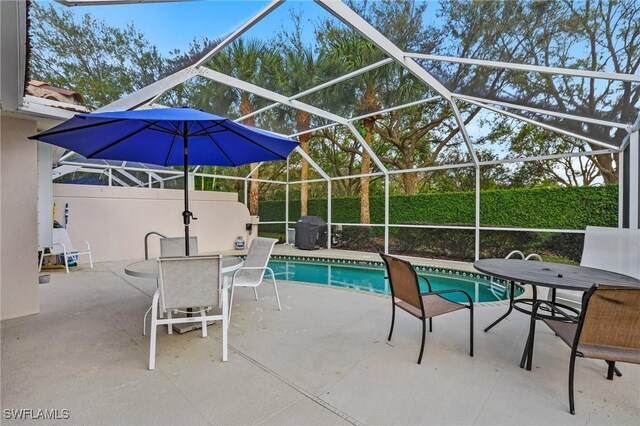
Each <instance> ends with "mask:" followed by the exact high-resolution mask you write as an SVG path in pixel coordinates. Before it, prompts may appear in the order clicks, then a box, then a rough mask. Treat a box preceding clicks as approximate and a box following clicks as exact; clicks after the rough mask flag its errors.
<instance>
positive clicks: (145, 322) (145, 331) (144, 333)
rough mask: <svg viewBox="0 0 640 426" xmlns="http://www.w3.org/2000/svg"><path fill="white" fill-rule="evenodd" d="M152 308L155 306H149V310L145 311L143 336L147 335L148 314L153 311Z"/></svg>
mask: <svg viewBox="0 0 640 426" xmlns="http://www.w3.org/2000/svg"><path fill="white" fill-rule="evenodd" d="M152 308H153V306H149V309H147V312H145V313H144V318H142V335H143V336H146V335H147V316H148V315H149V312H151V309H152Z"/></svg>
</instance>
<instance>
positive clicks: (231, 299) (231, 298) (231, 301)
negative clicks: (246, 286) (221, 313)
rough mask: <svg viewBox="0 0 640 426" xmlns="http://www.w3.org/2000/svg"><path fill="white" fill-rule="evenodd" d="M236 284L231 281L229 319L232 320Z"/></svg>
mask: <svg viewBox="0 0 640 426" xmlns="http://www.w3.org/2000/svg"><path fill="white" fill-rule="evenodd" d="M234 288H235V286H234V285H233V282H231V297H230V298H229V315H228V316H229V320H231V308H232V307H233V290H234ZM222 309H224V302H223V306H222Z"/></svg>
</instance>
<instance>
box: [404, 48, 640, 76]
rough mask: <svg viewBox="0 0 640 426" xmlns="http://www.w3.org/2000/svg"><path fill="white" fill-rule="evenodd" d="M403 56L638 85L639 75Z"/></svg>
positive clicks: (449, 57)
mask: <svg viewBox="0 0 640 426" xmlns="http://www.w3.org/2000/svg"><path fill="white" fill-rule="evenodd" d="M405 56H407V57H410V58H417V59H427V60H431V61H439V62H453V63H457V64H466V65H479V66H482V67H490V68H501V69H510V70H517V71H533V72H538V73H542V74H553V75H567V76H571V77H586V78H598V79H603V80H618V81H628V82H635V83H640V75H635V74H622V73H615V72H603V71H588V70H577V69H571V68H560V67H547V66H540V65H528V64H518V63H512V62H501V61H487V60H484V59H470V58H456V57H453V56H443V55H428V54H425V53H413V52H405Z"/></svg>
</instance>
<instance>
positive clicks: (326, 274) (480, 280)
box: [269, 259, 522, 302]
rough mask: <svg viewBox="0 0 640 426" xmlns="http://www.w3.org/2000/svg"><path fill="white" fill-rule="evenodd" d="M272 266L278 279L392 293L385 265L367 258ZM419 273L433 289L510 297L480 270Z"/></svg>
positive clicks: (488, 298)
mask: <svg viewBox="0 0 640 426" xmlns="http://www.w3.org/2000/svg"><path fill="white" fill-rule="evenodd" d="M362 264H364V266H363V265H362ZM269 266H270V267H271V269H273V271H274V273H275V274H276V279H278V280H286V281H301V282H307V283H312V284H320V285H328V286H334V287H342V288H351V289H356V290H360V291H366V292H372V293H380V294H390V292H389V287H388V284H387V283H386V280H385V270H384V267H383V266H382V265H380V266H373V265H369V264H368V263H367V262H361V263H360V264H343V263H330V262H323V261H307V260H298V259H296V260H278V259H274V260H272V261H271V262H269ZM463 274H464V275H463ZM418 275H421V276H424V277H426V278H427V279H428V280H429V282H430V283H431V287H432V289H433V290H445V289H452V288H456V289H460V290H464V291H466V292H467V293H469V295H470V296H471V298H472V299H473V300H474V302H494V301H498V300H505V299H508V292H507V291H506V290H505V286H504V284H503V283H502V282H493V283H492V282H491V280H489V279H488V278H485V277H483V276H482V275H480V274H470V273H463V272H456V271H446V270H434V271H421V270H418ZM420 287H421V289H422V291H427V286H426V284H425V283H424V281H423V280H420ZM520 293H522V289H521V288H520V287H517V288H516V294H520ZM447 298H448V299H450V300H452V301H455V302H466V298H465V296H464V295H461V294H455V293H454V294H450V295H447Z"/></svg>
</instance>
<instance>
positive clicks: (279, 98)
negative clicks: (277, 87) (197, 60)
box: [196, 66, 386, 173]
mask: <svg viewBox="0 0 640 426" xmlns="http://www.w3.org/2000/svg"><path fill="white" fill-rule="evenodd" d="M196 72H197V73H198V74H199V75H201V76H202V77H205V78H208V79H210V80H213V81H217V82H218V83H221V84H224V85H227V86H230V87H235V88H236V89H240V90H244V91H245V92H249V93H253V94H254V95H256V96H260V97H262V98H265V99H271V100H273V101H276V102H279V103H281V104H282V105H286V106H289V107H291V108H295V109H297V110H300V111H306V112H308V113H309V114H313V115H316V116H318V117H322V118H325V119H327V120H331V121H334V122H336V123H339V124H343V125H345V126H347V127H348V128H349V130H350V131H351V133H352V134H353V136H354V137H355V138H356V139H357V140H358V142H360V145H362V148H363V149H364V150H365V151H367V153H368V154H369V155H370V156H371V159H372V160H373V162H374V163H375V164H376V166H377V167H378V168H379V169H380V170H381V171H382V172H383V173H385V172H386V168H385V167H384V165H383V164H382V162H381V161H380V159H379V158H378V156H377V155H376V154H375V152H373V150H372V149H371V147H370V146H369V144H367V142H366V141H365V140H364V138H363V137H362V136H361V135H360V133H359V132H358V130H357V129H356V128H355V126H354V125H353V124H352V123H350V122H349V121H348V120H347V119H346V118H344V117H341V116H339V115H336V114H333V113H331V112H328V111H325V110H323V109H320V108H317V107H314V106H313V105H309V104H306V103H304V102H300V101H297V100H289V98H287V97H286V96H283V95H281V94H279V93H276V92H273V91H271V90H268V89H265V88H263V87H260V86H256V85H255V84H252V83H248V82H246V81H243V80H239V79H237V78H235V77H232V76H229V75H226V74H223V73H221V72H218V71H215V70H212V69H211V68H207V67H204V66H201V67H199V68H198V69H197V71H196Z"/></svg>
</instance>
